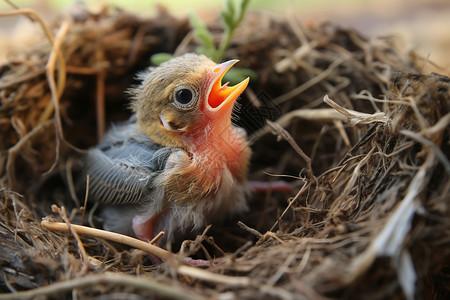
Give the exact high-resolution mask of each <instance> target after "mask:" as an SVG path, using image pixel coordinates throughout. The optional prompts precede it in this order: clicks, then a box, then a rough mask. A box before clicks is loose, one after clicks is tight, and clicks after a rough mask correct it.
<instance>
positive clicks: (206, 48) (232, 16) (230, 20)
mask: <svg viewBox="0 0 450 300" xmlns="http://www.w3.org/2000/svg"><path fill="white" fill-rule="evenodd" d="M249 3H250V0H239V5H238V6H237V7H236V4H235V2H234V1H233V0H226V5H225V8H224V9H223V10H222V11H221V12H220V20H221V22H222V25H223V28H224V32H223V36H222V40H221V41H220V43H219V45H218V47H217V46H216V44H215V43H214V41H213V38H212V35H211V32H210V31H209V29H208V28H207V27H206V25H205V23H203V22H202V21H201V20H200V19H199V18H198V17H197V16H196V15H194V14H191V15H190V16H189V22H190V24H191V26H192V28H193V33H194V37H195V39H196V40H197V42H198V44H199V46H198V47H197V49H196V52H197V53H198V54H203V55H205V56H207V57H209V58H210V59H211V60H213V61H216V62H218V61H220V59H221V58H222V56H223V54H224V53H225V50H226V49H227V48H228V46H229V44H230V40H231V36H232V35H233V32H234V30H235V29H236V28H237V27H238V26H239V24H240V23H241V21H242V19H243V18H244V15H245V12H246V10H247V7H248V4H249ZM172 57H173V56H172V55H171V54H169V53H156V54H154V55H152V57H151V62H152V63H153V64H154V65H160V64H161V63H163V62H165V61H168V60H169V59H171V58H172ZM225 76H226V78H225V79H226V80H228V81H230V82H231V83H232V84H233V83H236V82H240V81H242V80H244V79H245V78H246V77H249V76H250V77H256V73H255V72H253V71H252V70H249V69H242V68H233V69H231V70H229V71H228V72H227V74H226V75H225Z"/></svg>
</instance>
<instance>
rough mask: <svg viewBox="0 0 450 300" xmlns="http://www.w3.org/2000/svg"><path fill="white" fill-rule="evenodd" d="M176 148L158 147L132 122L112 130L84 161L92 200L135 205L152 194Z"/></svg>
mask: <svg viewBox="0 0 450 300" xmlns="http://www.w3.org/2000/svg"><path fill="white" fill-rule="evenodd" d="M173 150H174V148H173V147H162V146H160V145H158V144H155V143H154V142H153V141H151V140H150V139H149V138H148V137H147V136H145V135H144V134H142V133H141V132H139V131H138V129H137V128H136V125H135V123H134V122H133V119H131V120H130V121H129V122H126V123H125V124H123V125H121V126H118V127H114V128H112V129H111V130H110V131H109V132H108V133H107V134H106V135H105V137H104V139H103V140H102V142H101V143H100V144H99V145H98V146H97V147H96V148H93V149H91V150H90V151H89V152H88V154H87V155H86V157H85V166H86V168H85V173H86V175H87V174H89V187H90V188H89V199H93V200H95V201H99V202H102V203H109V204H133V203H138V202H140V201H141V200H142V199H143V197H144V196H145V195H146V194H148V193H150V191H151V189H152V188H153V187H154V186H153V181H154V178H155V176H157V175H158V174H159V173H160V171H161V170H163V169H164V166H165V163H166V161H167V158H168V157H169V155H170V154H171V153H172V151H173Z"/></svg>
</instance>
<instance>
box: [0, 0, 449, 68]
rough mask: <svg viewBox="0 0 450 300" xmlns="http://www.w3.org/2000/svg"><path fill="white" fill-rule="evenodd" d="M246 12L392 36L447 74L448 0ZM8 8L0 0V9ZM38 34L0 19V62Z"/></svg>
mask: <svg viewBox="0 0 450 300" xmlns="http://www.w3.org/2000/svg"><path fill="white" fill-rule="evenodd" d="M73 2H74V1H73V0H16V1H13V3H14V4H16V5H17V6H19V7H22V8H25V7H27V8H33V9H35V10H37V11H38V12H39V13H40V14H41V15H42V16H44V18H45V19H46V20H47V21H51V20H52V18H54V17H55V16H56V15H57V14H58V13H60V12H62V11H64V9H65V7H67V6H68V5H71V4H72V3H73ZM84 2H85V3H87V4H88V5H89V6H90V7H91V8H92V9H93V10H96V9H99V8H100V7H101V6H102V5H105V4H109V5H113V6H114V5H115V6H118V7H122V8H124V9H126V10H129V11H133V12H135V13H137V14H140V15H143V16H146V15H152V14H155V13H156V12H157V7H156V6H157V4H163V5H164V6H166V7H168V8H169V10H170V12H171V13H173V14H175V15H178V16H185V15H187V14H189V13H191V12H195V13H196V14H197V15H198V16H200V17H201V18H202V19H204V20H208V19H212V18H215V17H216V16H217V12H218V11H219V9H220V8H221V7H222V6H223V5H224V2H225V1H222V0H214V1H211V0H210V1H204V0H189V1H183V0H171V1H161V0H159V1H156V0H147V1H138V0H110V1H98V0H97V1H96V0H86V1H84ZM250 9H253V10H264V11H267V12H269V13H271V14H276V15H278V16H279V17H281V18H282V17H284V16H285V15H286V14H287V13H291V12H293V13H295V14H296V15H297V16H298V18H299V19H300V20H301V21H304V22H311V21H314V22H321V21H331V22H334V23H337V24H340V25H342V26H344V27H352V28H355V29H357V30H358V31H359V32H360V33H362V34H363V35H364V36H366V37H376V36H386V35H396V36H399V37H400V38H401V39H402V40H403V41H404V45H405V47H406V49H408V50H409V49H414V50H416V51H417V52H418V53H419V54H420V55H421V56H424V57H428V58H429V60H430V61H431V62H433V63H435V64H436V65H437V66H432V64H429V65H427V66H426V69H425V70H424V71H425V72H429V71H435V72H439V73H441V74H445V75H450V1H449V0H340V1H335V0H278V1H271V0H251V2H250ZM7 10H11V6H9V5H8V4H7V2H6V1H5V0H0V11H7ZM36 30H39V27H38V26H34V25H33V24H32V23H31V22H30V21H29V20H28V19H26V18H24V17H23V16H16V17H1V18H0V63H1V62H3V61H5V59H6V57H7V55H8V52H9V51H11V48H17V47H18V46H19V45H21V46H26V44H27V43H29V42H32V40H33V36H36V35H35V34H33V33H34V32H36Z"/></svg>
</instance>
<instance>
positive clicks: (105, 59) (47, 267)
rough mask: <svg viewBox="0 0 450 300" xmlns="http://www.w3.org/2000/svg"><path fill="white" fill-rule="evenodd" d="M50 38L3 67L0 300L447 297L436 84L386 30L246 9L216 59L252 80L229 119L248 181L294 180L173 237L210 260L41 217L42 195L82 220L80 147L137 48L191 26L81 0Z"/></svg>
mask: <svg viewBox="0 0 450 300" xmlns="http://www.w3.org/2000/svg"><path fill="white" fill-rule="evenodd" d="M18 14H26V15H28V16H29V15H30V13H29V11H28V12H19V11H18ZM32 18H33V19H36V17H35V16H34V17H32ZM36 26H37V27H39V25H38V24H36ZM210 28H211V30H212V32H213V35H214V37H215V38H217V39H219V38H220V36H221V29H220V28H219V27H217V25H214V24H211V25H210ZM49 32H53V34H55V39H54V40H53V41H51V42H49V38H48V36H50V35H48V36H47V37H46V36H44V35H43V36H42V41H41V43H39V44H36V45H34V46H32V47H30V48H28V49H22V50H20V51H16V52H15V53H14V54H13V55H11V56H10V58H9V61H8V62H7V63H5V64H4V65H3V66H1V68H0V76H1V78H0V96H1V104H0V128H1V130H0V147H1V156H0V199H1V202H0V203H1V206H0V210H1V215H0V225H1V226H0V244H1V247H0V256H1V257H2V261H1V263H0V267H1V273H2V276H1V279H0V282H1V285H0V291H1V292H3V293H5V294H2V295H0V299H6V298H7V299H13V298H14V297H17V298H20V297H39V296H41V297H42V296H47V297H58V298H62V297H67V298H70V297H73V298H75V297H80V298H82V299H90V298H98V297H100V295H108V297H116V298H120V297H127V298H128V297H131V296H135V297H137V298H145V299H147V298H149V297H152V296H154V297H156V298H161V297H163V298H179V299H181V298H182V299H190V298H192V299H203V298H212V297H213V298H221V299H222V298H223V299H254V298H260V297H265V298H269V299H270V298H273V299H325V298H328V297H331V298H349V297H352V298H370V299H384V298H387V297H390V298H408V299H413V298H432V297H438V298H439V297H442V298H446V297H449V292H450V290H449V288H448V280H449V272H448V270H449V268H450V265H449V258H450V247H449V246H450V240H449V238H448V237H449V236H450V226H449V224H450V219H449V215H450V214H449V204H450V202H449V199H450V197H449V187H450V181H449V174H450V163H449V153H450V148H449V133H450V132H449V126H448V124H449V123H450V114H449V101H450V79H449V78H447V77H445V76H441V75H438V74H422V73H421V72H420V69H421V68H422V66H423V64H424V63H426V61H425V60H424V59H422V58H420V57H418V56H417V55H415V54H414V53H413V52H407V51H405V50H404V49H402V45H401V44H400V43H399V42H398V41H397V40H396V39H395V38H393V37H386V38H379V39H366V38H364V37H362V36H361V35H359V34H358V33H357V32H356V31H354V30H352V29H344V28H339V27H337V26H335V25H333V24H310V23H309V24H301V23H300V22H299V21H298V20H297V19H296V18H295V17H293V16H288V17H287V18H286V19H277V18H275V17H273V16H268V15H266V14H263V13H251V14H249V15H248V16H247V17H246V18H245V20H244V24H242V25H241V26H240V28H239V29H238V31H237V32H236V34H235V35H234V36H233V39H232V43H231V45H230V47H229V49H228V50H227V52H226V53H225V58H236V57H238V58H239V59H240V61H241V62H240V66H242V67H246V68H250V69H252V70H254V71H255V72H256V73H257V74H258V77H257V78H256V79H253V80H252V81H251V83H250V86H249V88H248V90H247V91H246V93H245V94H244V95H243V96H242V99H241V105H240V109H241V114H240V119H239V120H238V123H239V125H241V126H243V127H244V128H245V129H246V130H247V131H248V132H249V135H250V140H251V141H252V148H253V158H252V167H251V172H250V175H249V176H250V179H253V180H264V181H274V180H277V179H279V178H278V177H279V176H282V177H283V179H284V180H285V181H289V182H290V184H292V186H294V187H295V188H294V192H293V193H292V195H287V194H285V193H279V192H275V191H273V192H271V191H267V193H264V194H254V195H253V197H252V198H251V199H250V200H249V203H250V206H251V211H250V212H249V213H248V214H247V215H245V216H238V217H237V218H236V219H232V220H229V221H227V222H226V223H224V224H213V226H212V227H208V228H206V229H205V232H203V234H201V235H199V236H197V237H196V238H195V239H192V240H186V241H185V242H184V243H183V245H182V248H181V250H182V251H181V252H183V254H189V255H191V256H193V257H205V258H208V259H212V258H211V257H213V258H214V261H215V262H216V263H215V264H214V265H212V266H209V267H203V268H194V267H188V266H185V265H182V264H180V263H178V262H177V261H167V262H166V263H163V264H162V265H159V266H154V265H152V264H151V262H150V261H149V260H148V257H147V255H146V254H145V253H143V252H142V251H140V250H135V249H132V248H129V247H124V246H122V245H119V244H115V243H111V242H107V241H105V240H103V239H96V238H93V237H89V236H83V235H80V236H74V235H72V234H69V233H58V232H52V231H49V230H47V229H45V228H43V227H41V219H42V217H48V216H51V217H52V218H53V219H55V220H57V219H59V220H61V217H60V216H59V215H58V214H55V213H52V211H51V209H50V205H51V204H53V203H56V204H57V205H58V206H63V205H64V206H66V207H68V208H73V210H72V216H73V215H77V214H78V215H79V214H80V212H79V208H80V207H81V206H82V203H81V205H80V202H82V200H79V197H78V196H77V195H76V187H75V184H74V181H76V176H79V175H77V174H78V173H77V160H78V158H79V153H80V150H78V149H77V148H82V149H86V148H87V147H89V146H92V145H95V143H96V142H97V136H98V135H101V134H102V132H103V131H104V130H105V124H110V123H111V122H116V121H120V120H124V119H126V118H127V117H128V116H129V114H130V112H129V111H127V109H126V107H127V103H128V100H127V99H126V97H125V96H124V95H125V94H124V91H125V90H126V89H127V88H128V87H129V86H130V85H132V84H133V78H134V74H135V73H136V72H137V71H138V70H140V69H142V68H144V67H145V66H147V65H148V64H149V57H150V56H151V55H152V54H154V53H158V52H170V53H176V54H181V53H184V52H191V51H194V50H195V48H196V44H195V40H194V39H193V37H192V34H191V33H190V28H189V25H188V23H187V22H186V20H184V19H177V18H174V17H172V16H171V15H170V14H169V13H168V12H166V11H164V10H161V11H160V13H159V15H157V16H155V17H153V18H150V19H143V18H139V17H137V16H135V15H133V14H130V13H127V12H124V11H121V10H114V9H105V10H103V11H101V12H99V13H91V12H88V11H86V10H84V9H82V8H79V7H78V8H73V9H72V10H71V11H69V13H68V14H66V15H64V16H61V17H60V18H59V19H58V21H57V22H55V24H54V25H53V26H52V27H51V28H50V30H49ZM103 107H106V111H105V110H103V109H102V108H103ZM266 119H270V120H272V121H274V122H269V123H268V124H266ZM97 132H98V134H97ZM75 146H76V147H75ZM77 209H78V210H77ZM59 212H62V210H61V209H59ZM61 215H62V216H63V217H64V218H63V219H64V220H63V221H68V219H69V218H65V215H64V213H62V214H61ZM237 222H238V225H237ZM173 251H174V252H177V251H178V248H173Z"/></svg>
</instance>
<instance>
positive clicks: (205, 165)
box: [183, 123, 250, 181]
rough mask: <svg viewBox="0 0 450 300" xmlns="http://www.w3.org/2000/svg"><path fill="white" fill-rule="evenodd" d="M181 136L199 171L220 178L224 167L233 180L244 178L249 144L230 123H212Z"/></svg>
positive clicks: (248, 157)
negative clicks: (200, 169)
mask: <svg viewBox="0 0 450 300" xmlns="http://www.w3.org/2000/svg"><path fill="white" fill-rule="evenodd" d="M183 139H184V140H185V144H186V145H187V150H188V152H189V153H190V154H191V155H192V159H193V161H194V162H195V163H196V164H197V165H198V167H199V168H202V169H203V170H202V171H203V172H202V173H204V174H208V176H217V177H218V178H219V177H221V174H222V173H221V172H223V170H224V168H225V167H226V168H228V170H229V171H230V172H231V174H232V175H233V177H234V178H235V179H236V180H238V181H242V180H245V178H246V176H247V169H248V163H249V159H250V148H249V146H248V142H247V141H246V139H245V137H244V136H243V135H242V134H241V133H240V132H239V130H238V129H237V128H236V127H234V126H233V125H231V123H228V124H222V126H220V124H213V123H212V124H209V125H207V126H206V127H205V128H204V130H198V131H197V132H195V133H194V134H190V135H186V136H184V137H183ZM205 171H206V172H205Z"/></svg>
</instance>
